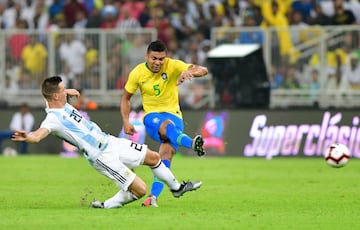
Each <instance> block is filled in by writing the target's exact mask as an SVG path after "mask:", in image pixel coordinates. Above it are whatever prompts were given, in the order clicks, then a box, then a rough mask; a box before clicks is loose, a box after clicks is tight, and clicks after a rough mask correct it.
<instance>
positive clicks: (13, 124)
mask: <svg viewBox="0 0 360 230" xmlns="http://www.w3.org/2000/svg"><path fill="white" fill-rule="evenodd" d="M34 123H35V118H34V116H33V114H32V113H31V112H30V108H29V106H28V104H27V103H23V104H21V106H20V109H19V111H18V112H16V113H14V115H13V116H12V118H11V121H10V126H9V128H10V129H9V130H2V131H0V150H2V149H1V142H2V141H3V140H4V139H10V138H11V136H12V135H13V134H14V132H15V130H23V131H26V132H30V131H31V130H32V128H33V126H34ZM19 152H20V153H21V154H24V153H27V143H26V142H22V143H21V145H20V151H19Z"/></svg>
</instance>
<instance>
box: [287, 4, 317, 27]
mask: <svg viewBox="0 0 360 230" xmlns="http://www.w3.org/2000/svg"><path fill="white" fill-rule="evenodd" d="M291 9H292V11H297V12H299V13H300V14H301V20H302V21H303V22H304V23H306V24H309V23H310V12H311V11H312V10H313V2H312V0H295V1H293V3H292V5H291Z"/></svg>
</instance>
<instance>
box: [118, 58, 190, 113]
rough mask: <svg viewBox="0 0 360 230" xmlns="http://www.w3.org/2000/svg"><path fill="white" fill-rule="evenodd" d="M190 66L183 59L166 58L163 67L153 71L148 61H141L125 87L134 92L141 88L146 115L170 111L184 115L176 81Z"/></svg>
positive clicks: (131, 73)
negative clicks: (148, 65)
mask: <svg viewBox="0 0 360 230" xmlns="http://www.w3.org/2000/svg"><path fill="white" fill-rule="evenodd" d="M189 66H190V64H187V63H185V62H183V61H180V60H175V59H171V58H165V61H164V64H163V66H162V69H161V70H160V71H159V72H158V73H153V72H151V71H150V70H149V68H148V67H147V66H146V63H141V64H139V65H137V66H136V67H135V68H134V69H133V70H132V71H131V72H130V74H129V78H128V80H127V82H126V85H125V89H126V91H128V92H129V93H132V94H134V93H135V92H136V90H137V89H138V88H139V89H140V92H141V98H142V103H143V109H144V115H146V114H148V113H151V112H168V113H172V114H174V115H177V116H179V117H182V114H181V111H180V106H179V96H178V87H177V86H176V83H177V81H178V77H179V76H180V74H181V73H182V72H183V71H185V70H187V69H188V68H189Z"/></svg>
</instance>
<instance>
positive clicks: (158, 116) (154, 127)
mask: <svg viewBox="0 0 360 230" xmlns="http://www.w3.org/2000/svg"><path fill="white" fill-rule="evenodd" d="M166 120H170V121H172V122H173V123H174V125H175V126H176V127H177V128H178V129H179V130H180V131H181V132H183V131H184V122H183V120H182V119H181V118H180V117H178V116H175V115H173V114H171V113H149V114H147V115H146V116H145V117H144V125H145V130H146V133H147V134H148V135H149V136H150V137H151V138H152V139H153V140H155V141H157V142H159V143H164V142H166V140H162V139H160V134H159V129H160V125H161V124H162V123H163V122H164V121H166ZM170 144H171V146H172V147H173V148H174V149H175V150H176V151H177V150H178V148H179V145H178V144H176V143H170Z"/></svg>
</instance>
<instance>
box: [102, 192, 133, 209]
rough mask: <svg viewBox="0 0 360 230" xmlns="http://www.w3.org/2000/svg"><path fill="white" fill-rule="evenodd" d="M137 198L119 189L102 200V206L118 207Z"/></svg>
mask: <svg viewBox="0 0 360 230" xmlns="http://www.w3.org/2000/svg"><path fill="white" fill-rule="evenodd" d="M137 199H138V198H137V197H136V196H135V195H134V194H132V193H131V192H129V191H119V192H117V193H116V194H115V195H114V196H113V197H111V198H109V199H107V200H106V201H105V202H104V208H119V207H121V206H123V205H125V204H127V203H130V202H133V201H135V200H137Z"/></svg>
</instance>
